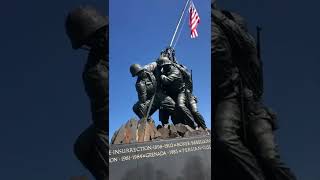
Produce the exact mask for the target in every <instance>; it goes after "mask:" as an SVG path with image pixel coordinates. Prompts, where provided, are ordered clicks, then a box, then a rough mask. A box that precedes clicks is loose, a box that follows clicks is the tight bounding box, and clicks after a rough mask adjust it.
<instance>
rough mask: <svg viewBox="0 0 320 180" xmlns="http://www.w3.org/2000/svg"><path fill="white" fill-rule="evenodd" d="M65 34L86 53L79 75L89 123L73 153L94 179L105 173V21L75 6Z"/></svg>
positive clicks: (102, 179) (89, 9) (104, 178)
mask: <svg viewBox="0 0 320 180" xmlns="http://www.w3.org/2000/svg"><path fill="white" fill-rule="evenodd" d="M65 26H66V33H67V35H68V36H69V38H70V41H71V44H72V47H73V48H74V49H80V48H81V49H85V50H89V56H88V60H87V63H86V65H85V68H84V72H83V74H82V78H83V81H84V85H85V90H86V93H87V95H88V96H89V98H90V104H91V113H92V120H93V124H92V125H91V126H90V127H89V128H87V129H86V130H85V131H84V132H83V133H82V134H81V135H80V136H79V137H78V139H77V141H76V143H75V144H74V153H75V155H76V156H77V158H78V159H79V160H80V161H81V163H82V164H83V166H84V167H85V168H87V169H88V170H89V171H90V172H91V174H92V175H93V176H94V177H95V178H96V179H97V180H107V179H108V175H109V174H108V173H109V164H108V163H109V160H108V150H109V142H108V134H109V124H108V121H109V107H108V106H109V94H108V91H109V66H108V63H109V62H108V61H109V59H108V57H107V55H108V53H109V52H108V49H109V47H108V44H109V43H108V41H109V39H108V28H109V25H108V18H107V17H106V16H104V15H101V14H100V13H99V12H98V11H97V10H96V9H95V8H93V7H88V6H86V7H79V8H76V9H74V10H73V11H71V12H70V13H69V15H68V16H67V18H66V24H65Z"/></svg>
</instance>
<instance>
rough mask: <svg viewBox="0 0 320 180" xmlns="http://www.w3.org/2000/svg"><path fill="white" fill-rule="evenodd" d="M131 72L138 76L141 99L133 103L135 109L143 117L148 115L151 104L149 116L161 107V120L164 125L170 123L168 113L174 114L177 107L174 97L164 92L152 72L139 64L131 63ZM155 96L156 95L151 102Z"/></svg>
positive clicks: (137, 83)
mask: <svg viewBox="0 0 320 180" xmlns="http://www.w3.org/2000/svg"><path fill="white" fill-rule="evenodd" d="M130 72H131V75H132V77H135V76H138V78H137V82H136V91H137V93H138V99H139V100H138V102H137V103H135V104H134V105H133V111H134V112H135V113H136V114H137V116H138V117H139V118H140V119H141V118H144V117H146V116H147V111H148V108H149V107H150V106H151V109H150V112H149V116H151V115H152V114H153V113H154V112H155V111H156V110H158V109H159V110H160V112H159V120H160V121H161V122H162V125H166V124H168V121H169V119H168V115H169V114H172V113H173V112H174V108H175V102H174V101H173V99H172V98H171V97H169V96H166V95H165V94H163V93H162V92H161V89H160V88H159V87H157V80H156V77H155V76H154V74H153V73H152V72H150V71H148V70H147V69H144V68H143V67H141V66H140V65H139V64H133V65H131V66H130ZM153 96H155V97H154V100H153V102H151V99H152V97H153ZM151 103H152V104H151ZM148 118H149V117H148Z"/></svg>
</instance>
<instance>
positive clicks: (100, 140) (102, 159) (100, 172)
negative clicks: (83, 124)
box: [74, 125, 109, 180]
mask: <svg viewBox="0 0 320 180" xmlns="http://www.w3.org/2000/svg"><path fill="white" fill-rule="evenodd" d="M108 152H109V140H108V134H107V133H106V132H105V131H103V130H99V129H98V128H96V127H95V125H91V126H90V127H89V128H87V129H86V130H85V131H84V132H83V133H81V135H80V136H79V137H78V139H77V140H76V143H75V144H74V153H75V155H76V156H77V158H78V159H79V160H80V161H81V163H82V165H83V166H85V168H87V169H88V170H89V171H90V173H91V174H92V175H93V176H94V177H95V179H96V180H109V167H108V163H109V159H108V157H109V154H108Z"/></svg>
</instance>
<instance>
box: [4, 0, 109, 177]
mask: <svg viewBox="0 0 320 180" xmlns="http://www.w3.org/2000/svg"><path fill="white" fill-rule="evenodd" d="M80 4H92V5H96V6H97V7H98V8H99V9H101V11H102V12H104V13H105V12H106V9H107V5H106V1H105V0H103V1H100V0H67V1H65V0H55V1H43V0H33V1H22V0H20V1H18V0H11V1H6V2H3V3H2V4H1V7H0V9H1V10H0V21H1V30H0V39H1V44H0V49H1V50H0V51H1V56H0V57H1V66H0V82H1V86H0V99H1V101H0V114H1V126H0V142H1V150H0V152H1V153H0V172H1V173H0V174H1V179H4V180H11V179H12V180H18V179H32V180H65V179H69V178H70V177H71V176H74V175H82V174H85V175H89V173H88V172H87V171H86V170H85V169H84V168H83V167H82V165H81V164H80V162H79V161H78V160H77V159H76V158H75V156H74V154H73V143H74V142H75V140H76V138H77V137H78V136H79V135H80V133H81V132H82V131H83V130H84V129H85V128H86V127H88V126H89V124H90V123H91V122H92V121H91V117H90V116H91V115H90V107H89V101H88V98H87V96H86V94H85V92H84V87H83V83H82V79H81V78H82V77H81V73H82V70H83V66H84V63H85V62H86V58H87V53H86V52H82V51H74V50H72V49H71V46H70V42H69V39H68V38H67V36H66V35H65V30H64V20H65V16H66V14H67V12H68V10H70V9H72V8H74V7H76V6H78V5H80Z"/></svg>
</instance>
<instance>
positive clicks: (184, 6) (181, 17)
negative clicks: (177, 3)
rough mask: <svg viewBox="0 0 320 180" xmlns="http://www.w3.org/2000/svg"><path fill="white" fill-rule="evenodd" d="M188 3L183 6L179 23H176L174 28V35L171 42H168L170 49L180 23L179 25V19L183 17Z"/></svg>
mask: <svg viewBox="0 0 320 180" xmlns="http://www.w3.org/2000/svg"><path fill="white" fill-rule="evenodd" d="M189 1H190V0H187V2H186V5H185V6H184V8H183V11H182V13H181V16H180V19H179V22H178V24H177V26H176V29H175V31H174V34H173V36H172V39H171V42H170V47H171V46H172V43H173V40H174V38H175V36H176V34H177V31H178V28H179V25H180V23H181V19H182V17H183V15H184V12H185V11H186V8H187V6H188V3H189Z"/></svg>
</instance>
